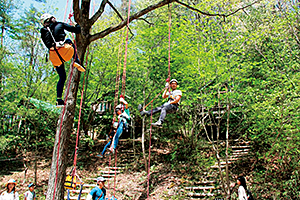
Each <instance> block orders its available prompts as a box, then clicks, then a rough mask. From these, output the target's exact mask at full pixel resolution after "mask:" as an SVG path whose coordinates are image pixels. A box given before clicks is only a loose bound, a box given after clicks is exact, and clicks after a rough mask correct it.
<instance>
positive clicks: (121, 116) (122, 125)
mask: <svg viewBox="0 0 300 200" xmlns="http://www.w3.org/2000/svg"><path fill="white" fill-rule="evenodd" d="M120 103H121V104H119V105H117V107H116V109H115V112H116V114H117V116H118V128H117V133H116V134H115V136H114V138H113V141H112V143H111V146H110V148H109V149H108V150H109V151H110V152H111V153H112V154H114V153H115V150H116V148H117V145H118V143H119V138H120V136H121V135H122V133H123V131H124V130H125V131H126V132H128V124H127V123H128V121H129V120H130V112H129V109H128V103H127V102H126V101H125V99H124V97H123V95H121V96H120ZM124 106H125V109H124ZM122 110H124V112H122Z"/></svg>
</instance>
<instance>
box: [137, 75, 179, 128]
mask: <svg viewBox="0 0 300 200" xmlns="http://www.w3.org/2000/svg"><path fill="white" fill-rule="evenodd" d="M170 87H171V89H172V91H170V92H169V91H168V89H169V88H170ZM177 87H178V81H177V80H176V79H172V80H171V81H170V83H168V82H167V83H166V86H165V91H164V93H163V95H162V98H163V99H166V98H168V102H166V103H164V104H163V105H162V106H160V107H157V108H154V109H153V110H152V111H151V110H150V111H146V110H142V111H140V113H141V116H142V117H143V116H144V115H147V116H151V113H152V114H155V113H157V112H160V117H159V120H158V121H157V122H155V123H152V125H153V126H156V127H159V128H161V127H162V124H163V122H164V119H165V118H166V115H167V113H172V112H176V111H177V109H178V107H179V104H180V99H181V96H182V92H181V91H180V90H177ZM138 109H139V110H141V109H142V105H141V104H140V105H139V106H138Z"/></svg>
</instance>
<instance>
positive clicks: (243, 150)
mask: <svg viewBox="0 0 300 200" xmlns="http://www.w3.org/2000/svg"><path fill="white" fill-rule="evenodd" d="M249 151H250V149H239V150H236V149H235V150H232V152H249Z"/></svg>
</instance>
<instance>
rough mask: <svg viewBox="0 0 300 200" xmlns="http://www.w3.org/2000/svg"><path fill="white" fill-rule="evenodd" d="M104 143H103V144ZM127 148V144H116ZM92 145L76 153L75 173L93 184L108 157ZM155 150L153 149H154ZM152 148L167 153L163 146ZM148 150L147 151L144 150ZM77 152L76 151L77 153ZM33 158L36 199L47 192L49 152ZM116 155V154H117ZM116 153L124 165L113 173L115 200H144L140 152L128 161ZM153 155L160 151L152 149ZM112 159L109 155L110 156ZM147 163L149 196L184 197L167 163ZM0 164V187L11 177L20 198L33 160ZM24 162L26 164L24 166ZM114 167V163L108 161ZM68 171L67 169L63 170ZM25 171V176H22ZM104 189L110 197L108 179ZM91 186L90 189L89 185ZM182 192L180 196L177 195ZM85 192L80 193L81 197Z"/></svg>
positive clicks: (29, 178) (31, 172)
mask: <svg viewBox="0 0 300 200" xmlns="http://www.w3.org/2000/svg"><path fill="white" fill-rule="evenodd" d="M103 145H104V144H103ZM103 145H102V144H100V145H99V144H98V146H99V148H98V149H101V148H103ZM121 148H127V147H124V146H123V147H120V149H121ZM98 149H97V148H96V150H95V151H90V150H89V151H86V152H82V153H81V155H79V159H78V165H77V166H78V167H77V173H78V175H79V176H80V177H81V179H82V180H83V181H84V182H85V183H89V184H95V183H96V182H95V181H94V180H91V179H92V178H97V177H98V176H101V171H103V170H107V167H108V163H109V158H108V157H107V158H99V157H97V154H98V153H99V152H100V151H99V150H98ZM154 151H155V150H154ZM156 151H161V152H165V153H164V154H166V153H168V151H166V149H164V150H160V149H156ZM146 152H148V150H146ZM27 154H28V155H27V156H28V157H30V156H31V157H32V155H30V153H27ZM79 154H80V153H79ZM40 156H41V157H40V158H38V159H37V171H36V174H37V175H36V179H37V187H36V192H37V196H38V199H44V198H45V194H46V191H47V184H48V177H49V173H50V164H51V157H52V153H51V152H48V153H47V155H41V154H40ZM119 156H120V157H119ZM119 156H118V162H117V163H118V164H117V166H118V165H119V163H120V165H122V166H123V167H124V168H123V169H121V173H120V174H118V175H117V176H116V193H115V196H116V197H117V199H118V200H121V199H140V200H142V199H147V192H148V190H147V185H148V184H147V182H148V179H147V173H146V169H145V165H143V163H144V160H143V159H142V156H141V153H140V152H139V155H138V156H136V157H134V158H132V160H130V159H127V158H126V157H123V156H126V155H125V153H123V155H122V153H120V155H119ZM156 156H158V157H159V156H160V154H159V153H158V154H157V152H156ZM112 159H113V158H112ZM152 162H153V164H151V166H152V167H151V176H150V177H151V179H150V185H151V187H150V189H149V199H172V196H174V195H175V194H176V196H178V197H179V198H176V199H186V198H184V194H183V193H182V186H181V183H182V182H183V179H182V177H181V175H180V174H178V172H176V171H173V170H170V169H171V167H170V164H167V163H159V162H157V159H155V162H154V161H152ZM71 164H72V158H71V159H70V165H69V166H71ZM0 165H2V166H1V167H0V184H1V190H3V189H4V186H5V183H6V182H7V181H8V180H9V179H15V180H16V181H17V183H18V185H17V190H18V192H19V194H20V200H22V199H23V194H24V193H25V192H26V191H27V190H28V188H27V185H28V184H29V183H31V182H34V179H35V162H34V159H33V160H31V161H28V160H27V161H24V160H22V161H18V160H17V161H7V162H1V163H0ZM25 165H26V166H25ZM112 166H114V164H112ZM70 170H71V167H69V168H68V170H67V172H69V171H70ZM25 173H26V176H25ZM106 188H107V189H108V192H107V193H108V196H111V195H112V194H113V192H114V180H113V179H112V180H109V181H107V182H106ZM90 189H91V188H90ZM181 193H182V198H180V196H181ZM86 195H87V194H83V195H82V196H83V197H85V196H86Z"/></svg>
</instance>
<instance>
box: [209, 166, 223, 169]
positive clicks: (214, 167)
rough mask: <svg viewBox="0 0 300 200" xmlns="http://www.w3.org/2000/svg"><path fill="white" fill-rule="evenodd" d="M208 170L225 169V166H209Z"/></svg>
mask: <svg viewBox="0 0 300 200" xmlns="http://www.w3.org/2000/svg"><path fill="white" fill-rule="evenodd" d="M210 168H211V169H219V168H221V169H223V168H226V166H225V165H221V166H220V167H219V166H217V165H213V166H210Z"/></svg>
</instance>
